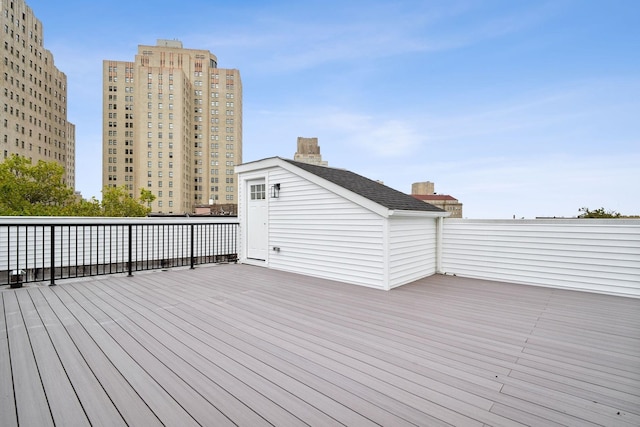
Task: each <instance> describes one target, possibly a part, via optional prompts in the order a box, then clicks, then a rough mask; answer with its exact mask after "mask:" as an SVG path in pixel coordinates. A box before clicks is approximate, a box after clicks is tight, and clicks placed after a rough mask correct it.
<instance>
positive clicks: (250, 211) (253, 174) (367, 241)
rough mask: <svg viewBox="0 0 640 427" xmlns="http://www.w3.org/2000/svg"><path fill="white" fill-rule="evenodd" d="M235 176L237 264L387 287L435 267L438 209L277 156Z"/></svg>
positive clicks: (338, 173)
mask: <svg viewBox="0 0 640 427" xmlns="http://www.w3.org/2000/svg"><path fill="white" fill-rule="evenodd" d="M236 172H237V173H238V188H239V194H238V220H239V222H240V230H241V231H240V245H239V260H240V262H242V263H246V264H254V265H260V266H265V267H268V268H273V269H278V270H286V271H291V272H295V273H301V274H306V275H310V276H316V277H322V278H325V279H332V280H338V281H342V282H346V283H352V284H357V285H362V286H368V287H372V288H378V289H385V290H389V289H392V288H394V287H397V286H401V285H404V284H407V283H410V282H413V281H415V280H418V279H420V278H423V277H427V276H430V275H432V274H434V273H436V271H437V270H438V262H439V261H438V258H439V250H438V246H437V242H438V234H439V232H440V231H439V230H441V229H442V228H441V224H442V218H443V217H445V216H447V215H448V213H447V212H445V211H444V210H442V209H439V208H437V207H435V206H433V205H430V204H428V203H425V202H422V201H420V200H417V199H415V198H413V197H411V196H409V195H407V194H404V193H402V192H400V191H397V190H394V189H392V188H390V187H387V186H385V185H383V184H380V183H378V182H376V181H373V180H370V179H368V178H365V177H363V176H361V175H358V174H355V173H353V172H350V171H347V170H344V169H336V168H330V167H326V166H317V165H311V164H307V163H301V162H296V161H293V160H288V159H282V158H279V157H272V158H267V159H263V160H259V161H255V162H250V163H245V164H242V165H239V166H237V167H236Z"/></svg>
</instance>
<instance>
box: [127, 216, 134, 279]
mask: <svg viewBox="0 0 640 427" xmlns="http://www.w3.org/2000/svg"><path fill="white" fill-rule="evenodd" d="M132 253H133V225H131V224H129V257H128V259H127V270H128V272H129V274H128V275H127V276H129V277H131V276H133V265H132Z"/></svg>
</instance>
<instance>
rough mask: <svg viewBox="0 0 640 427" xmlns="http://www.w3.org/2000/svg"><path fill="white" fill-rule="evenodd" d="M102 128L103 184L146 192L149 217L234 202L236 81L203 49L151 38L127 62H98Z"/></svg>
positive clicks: (238, 118) (238, 144)
mask: <svg viewBox="0 0 640 427" xmlns="http://www.w3.org/2000/svg"><path fill="white" fill-rule="evenodd" d="M102 127H103V131H102V134H103V144H102V146H103V148H102V159H103V160H102V163H103V168H102V182H103V185H104V186H121V185H126V186H127V188H128V189H129V192H130V194H131V195H132V196H134V197H137V196H138V195H139V194H140V189H141V188H144V189H147V190H150V191H151V192H152V193H153V194H154V195H155V196H156V200H155V201H154V202H153V204H152V212H154V213H165V214H168V213H174V214H178V213H192V212H194V210H195V206H197V205H219V204H237V202H238V201H237V189H236V187H237V180H236V176H235V174H234V166H235V165H236V164H240V163H242V82H241V80H240V72H239V71H238V70H236V69H224V68H218V61H217V58H216V57H215V56H214V55H213V54H211V53H210V52H209V51H207V50H198V49H185V48H183V47H182V43H181V42H180V41H177V40H158V41H157V44H156V46H144V45H141V46H138V54H137V55H136V56H135V59H134V61H133V62H125V61H110V60H105V61H104V63H103V124H102Z"/></svg>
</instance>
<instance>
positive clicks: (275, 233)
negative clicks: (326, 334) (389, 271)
mask: <svg viewBox="0 0 640 427" xmlns="http://www.w3.org/2000/svg"><path fill="white" fill-rule="evenodd" d="M267 182H268V186H270V185H272V184H273V183H280V185H281V189H280V198H278V199H269V246H270V248H269V249H270V254H269V259H268V265H269V267H271V268H275V269H281V270H286V271H292V272H296V273H302V274H307V275H310V276H317V277H322V278H326V279H332V280H339V281H343V282H347V283H353V284H358V285H363V286H369V287H374V288H381V289H382V288H385V283H384V277H385V274H384V272H385V266H384V261H385V256H384V253H385V252H384V247H383V231H384V221H385V219H384V218H382V217H381V216H379V215H377V214H375V213H372V212H371V211H369V210H367V209H365V208H363V207H361V206H359V205H357V204H355V203H353V202H351V201H349V200H346V199H344V198H342V197H339V196H337V195H336V194H334V193H332V192H330V191H329V190H327V189H325V188H323V187H321V186H319V185H316V184H314V183H312V182H309V181H307V180H305V179H302V178H300V177H299V176H297V175H295V174H293V173H291V172H288V171H286V170H284V169H280V168H278V169H272V170H270V171H269V175H268V180H267ZM274 247H277V248H280V251H279V252H276V251H274V250H273V248H274Z"/></svg>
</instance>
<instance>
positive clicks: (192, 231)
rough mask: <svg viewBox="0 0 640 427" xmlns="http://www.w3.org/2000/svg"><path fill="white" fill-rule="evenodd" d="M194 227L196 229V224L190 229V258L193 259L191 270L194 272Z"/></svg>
mask: <svg viewBox="0 0 640 427" xmlns="http://www.w3.org/2000/svg"><path fill="white" fill-rule="evenodd" d="M193 227H194V224H191V225H190V228H191V257H190V258H191V267H190V268H191V269H192V270H193V268H194V267H193V262H194V259H193V247H194V238H193V236H194V228H193Z"/></svg>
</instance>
